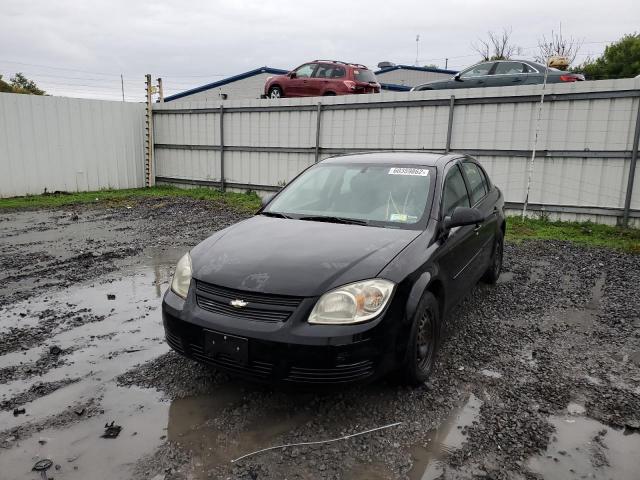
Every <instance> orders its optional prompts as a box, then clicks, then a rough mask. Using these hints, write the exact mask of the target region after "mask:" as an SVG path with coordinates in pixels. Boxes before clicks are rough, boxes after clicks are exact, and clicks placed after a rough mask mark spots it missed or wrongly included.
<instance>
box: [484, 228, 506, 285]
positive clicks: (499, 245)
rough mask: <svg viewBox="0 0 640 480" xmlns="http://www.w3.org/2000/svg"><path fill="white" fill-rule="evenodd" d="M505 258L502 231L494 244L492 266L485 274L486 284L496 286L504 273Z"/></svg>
mask: <svg viewBox="0 0 640 480" xmlns="http://www.w3.org/2000/svg"><path fill="white" fill-rule="evenodd" d="M503 256H504V235H503V233H502V230H500V233H498V236H497V237H496V240H495V242H494V244H493V252H492V254H491V265H489V268H488V269H487V271H486V272H485V273H484V276H483V277H482V280H483V281H484V282H485V283H488V284H490V285H494V284H495V283H496V282H497V281H498V279H499V278H500V273H501V272H502V258H503Z"/></svg>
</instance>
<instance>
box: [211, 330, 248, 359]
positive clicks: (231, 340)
mask: <svg viewBox="0 0 640 480" xmlns="http://www.w3.org/2000/svg"><path fill="white" fill-rule="evenodd" d="M204 345H205V348H204V351H205V354H206V355H207V356H209V357H212V358H219V357H227V358H230V359H231V360H233V361H234V362H237V363H239V364H241V365H247V364H248V363H249V340H248V339H246V338H244V337H236V336H235V335H229V334H228V333H220V332H214V331H213V330H205V333H204Z"/></svg>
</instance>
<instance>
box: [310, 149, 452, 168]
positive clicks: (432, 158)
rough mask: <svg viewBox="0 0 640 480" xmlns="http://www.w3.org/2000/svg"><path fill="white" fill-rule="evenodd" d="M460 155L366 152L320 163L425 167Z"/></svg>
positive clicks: (434, 165) (442, 163)
mask: <svg viewBox="0 0 640 480" xmlns="http://www.w3.org/2000/svg"><path fill="white" fill-rule="evenodd" d="M459 156H460V155H455V154H447V155H443V154H442V153H430V152H406V151H402V152H393V151H391V152H389V151H386V152H366V153H352V154H347V155H336V156H335V157H329V158H325V159H324V160H322V163H332V164H333V163H335V164H341V163H344V164H348V163H379V164H382V165H389V164H391V165H393V164H397V165H422V166H427V167H437V166H444V165H446V164H447V163H449V162H450V161H451V160H453V159H456V158H458V157H459Z"/></svg>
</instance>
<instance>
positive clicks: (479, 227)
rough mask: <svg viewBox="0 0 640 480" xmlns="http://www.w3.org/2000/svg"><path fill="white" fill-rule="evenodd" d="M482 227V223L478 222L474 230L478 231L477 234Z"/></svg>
mask: <svg viewBox="0 0 640 480" xmlns="http://www.w3.org/2000/svg"><path fill="white" fill-rule="evenodd" d="M481 228H482V225H481V224H478V225H476V226H475V227H473V231H474V232H476V234H477V233H478V232H479V231H480V229H481Z"/></svg>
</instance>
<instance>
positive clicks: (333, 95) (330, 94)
mask: <svg viewBox="0 0 640 480" xmlns="http://www.w3.org/2000/svg"><path fill="white" fill-rule="evenodd" d="M335 96H336V94H335V92H325V94H324V95H323V97H335Z"/></svg>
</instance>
